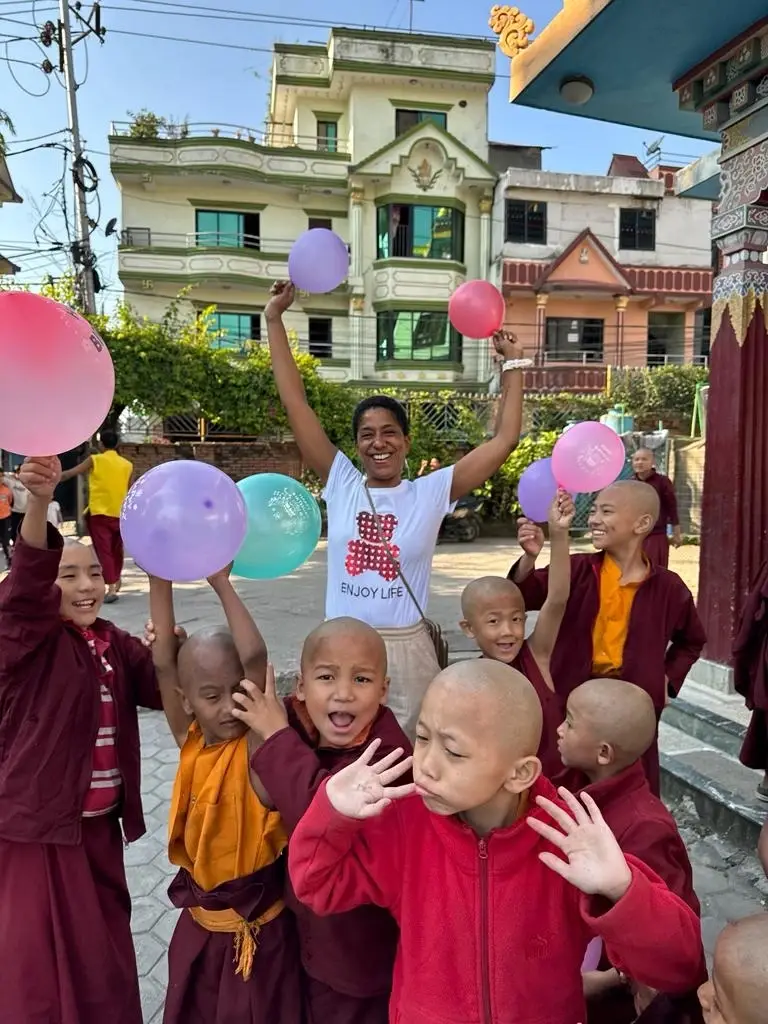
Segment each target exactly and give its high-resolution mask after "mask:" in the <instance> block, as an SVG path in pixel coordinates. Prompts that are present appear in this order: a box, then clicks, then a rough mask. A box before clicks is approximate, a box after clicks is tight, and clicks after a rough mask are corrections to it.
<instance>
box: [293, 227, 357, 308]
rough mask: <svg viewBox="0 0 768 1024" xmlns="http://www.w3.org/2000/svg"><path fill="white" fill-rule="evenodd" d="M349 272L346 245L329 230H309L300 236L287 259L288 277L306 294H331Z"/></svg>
mask: <svg viewBox="0 0 768 1024" xmlns="http://www.w3.org/2000/svg"><path fill="white" fill-rule="evenodd" d="M348 271H349V252H348V251H347V246H346V243H344V242H342V240H341V239H340V238H339V236H338V235H337V234H335V233H334V232H333V231H329V230H328V228H310V229H309V231H305V232H304V234H303V235H299V237H298V238H297V239H296V241H295V242H294V243H293V248H292V249H291V252H290V255H289V256H288V276H289V277H290V279H291V281H292V282H293V283H294V284H295V285H296V287H297V288H300V289H301V291H303V292H312V293H313V294H315V295H320V294H322V293H323V292H332V291H333V289H334V288H338V286H339V285H340V284H341V282H342V281H343V280H344V278H345V277H346V276H347V273H348Z"/></svg>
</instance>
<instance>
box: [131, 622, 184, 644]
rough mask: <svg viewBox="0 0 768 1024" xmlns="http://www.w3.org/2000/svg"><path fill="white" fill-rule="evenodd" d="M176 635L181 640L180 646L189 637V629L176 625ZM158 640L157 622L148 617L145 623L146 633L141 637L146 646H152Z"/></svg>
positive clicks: (174, 630)
mask: <svg viewBox="0 0 768 1024" xmlns="http://www.w3.org/2000/svg"><path fill="white" fill-rule="evenodd" d="M173 632H174V636H175V637H176V639H177V640H178V641H179V647H181V645H182V644H183V643H184V641H185V640H187V639H188V637H187V631H186V629H184V627H183V626H174V629H173ZM156 640H157V631H156V630H155V624H154V622H153V621H152V619H147V621H146V622H145V623H144V635H143V636H142V637H141V642H142V643H143V644H144V646H145V647H149V648H152V647H153V646H154V643H155V641H156Z"/></svg>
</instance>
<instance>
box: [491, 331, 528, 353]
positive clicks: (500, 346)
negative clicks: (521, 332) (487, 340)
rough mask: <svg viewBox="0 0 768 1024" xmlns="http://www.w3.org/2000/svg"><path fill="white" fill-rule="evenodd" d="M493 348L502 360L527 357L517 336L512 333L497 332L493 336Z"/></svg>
mask: <svg viewBox="0 0 768 1024" xmlns="http://www.w3.org/2000/svg"><path fill="white" fill-rule="evenodd" d="M493 347H494V348H495V349H496V351H497V353H498V354H499V355H500V356H501V357H502V359H522V358H523V356H524V355H525V351H524V350H523V346H522V345H521V344H520V342H519V341H518V339H517V335H516V334H513V333H512V332H511V331H497V332H496V333H495V334H494V336H493Z"/></svg>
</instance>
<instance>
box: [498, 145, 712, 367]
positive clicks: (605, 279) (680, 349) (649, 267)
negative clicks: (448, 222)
mask: <svg viewBox="0 0 768 1024" xmlns="http://www.w3.org/2000/svg"><path fill="white" fill-rule="evenodd" d="M676 170H677V168H674V167H667V166H664V165H659V166H657V167H655V168H654V169H652V170H650V171H648V170H646V168H645V167H644V166H643V164H642V163H640V161H639V160H638V159H637V158H636V157H632V156H624V155H616V156H614V158H613V161H612V163H611V167H610V168H609V171H608V174H607V175H605V176H593V175H582V174H562V173H554V172H551V171H531V170H518V169H510V170H508V171H507V172H506V174H504V175H503V176H502V178H501V179H500V185H499V188H498V189H497V192H496V199H495V204H494V211H493V239H492V247H493V252H494V257H495V258H494V266H493V272H492V280H493V281H494V283H496V284H497V285H498V286H499V287H500V288H501V289H502V291H503V293H504V295H505V297H506V299H507V318H506V322H507V324H508V326H509V327H510V328H511V329H513V330H515V331H516V332H517V333H518V334H519V335H520V337H521V339H522V340H523V341H524V342H525V345H526V348H527V349H528V351H530V352H532V353H533V354H534V355H535V357H536V362H537V364H538V365H539V366H541V367H545V368H547V370H548V371H549V376H550V377H552V376H553V375H557V374H558V371H567V370H568V368H573V367H576V366H580V367H582V368H583V369H584V371H585V373H586V372H587V371H589V370H590V369H592V370H594V369H595V368H599V367H604V366H606V365H613V366H661V365H667V364H681V363H706V361H707V358H708V355H709V315H710V306H711V300H712V276H713V272H712V245H711V242H710V237H709V233H710V223H711V217H712V212H711V204H709V203H706V202H701V201H700V200H695V199H681V198H678V197H677V196H675V195H674V175H675V171H676ZM559 375H560V376H561V377H563V383H564V384H565V385H567V383H568V379H567V378H568V373H567V372H565V373H563V372H560V374H559ZM571 376H573V373H571ZM582 376H583V375H582Z"/></svg>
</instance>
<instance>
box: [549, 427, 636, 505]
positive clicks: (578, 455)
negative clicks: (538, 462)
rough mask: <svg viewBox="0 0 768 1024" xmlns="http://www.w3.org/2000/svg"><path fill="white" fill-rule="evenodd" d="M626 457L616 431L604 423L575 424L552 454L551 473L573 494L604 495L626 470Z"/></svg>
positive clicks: (563, 435) (561, 436) (557, 444)
mask: <svg viewBox="0 0 768 1024" xmlns="http://www.w3.org/2000/svg"><path fill="white" fill-rule="evenodd" d="M626 457H627V453H626V451H625V449H624V442H623V441H622V440H621V438H620V437H619V435H618V434H617V433H616V431H615V430H611V428H610V427H608V426H606V425H605V424H604V423H595V422H593V421H591V420H590V421H589V422H587V423H576V424H574V426H572V427H570V428H569V429H568V430H567V431H565V432H564V433H563V434H561V435H560V437H559V438H558V439H557V443H556V444H555V447H554V450H553V452H552V472H553V473H554V474H555V480H557V483H558V484H559V486H560V487H564V488H565V490H566V491H570V492H571V494H590V493H591V492H593V491H602V489H603V488H604V487H608V485H609V484H612V483H613V482H614V480H616V479H617V478H618V476H619V474H620V473H621V471H622V469H623V468H624V462H625V460H626Z"/></svg>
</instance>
